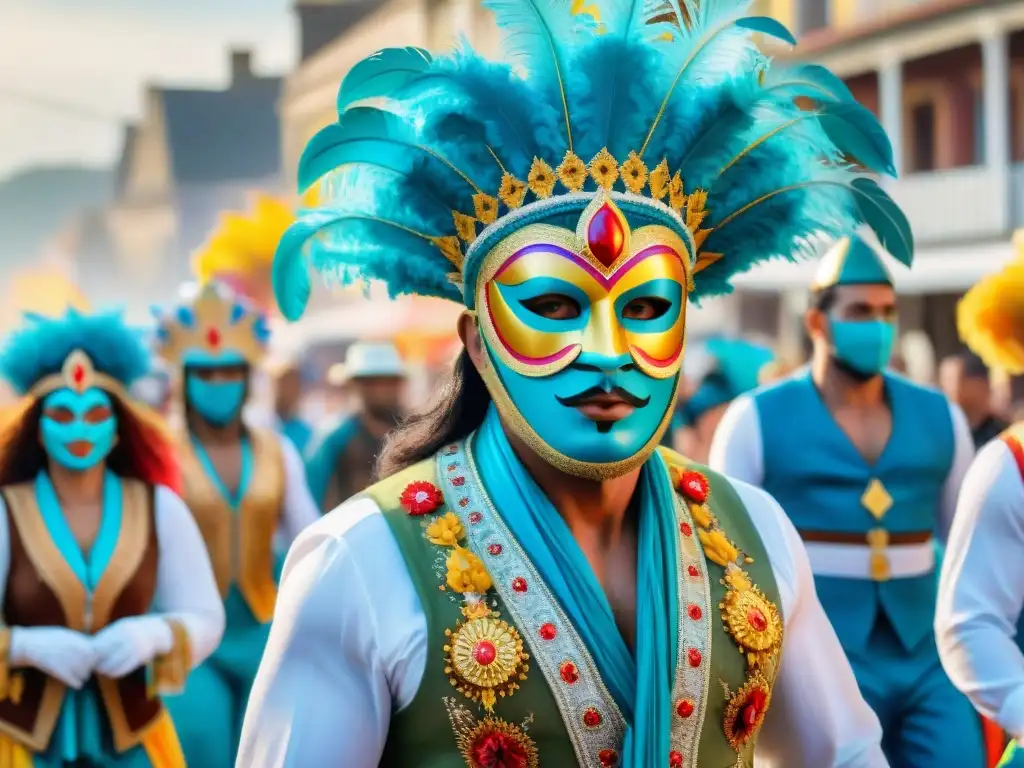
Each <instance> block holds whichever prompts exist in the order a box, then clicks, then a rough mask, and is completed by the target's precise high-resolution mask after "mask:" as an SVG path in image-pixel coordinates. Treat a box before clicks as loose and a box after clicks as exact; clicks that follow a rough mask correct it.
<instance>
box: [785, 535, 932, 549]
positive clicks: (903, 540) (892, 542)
mask: <svg viewBox="0 0 1024 768" xmlns="http://www.w3.org/2000/svg"><path fill="white" fill-rule="evenodd" d="M799 534H800V538H801V539H803V540H804V541H813V542H815V543H818V544H869V545H870V544H871V541H870V539H869V537H868V535H867V534H865V533H840V532H837V531H799ZM886 539H887V543H888V545H889V546H899V545H900V544H926V543H927V542H929V541H931V539H932V532H931V531H913V532H911V533H891V532H890V533H888V536H887V537H886Z"/></svg>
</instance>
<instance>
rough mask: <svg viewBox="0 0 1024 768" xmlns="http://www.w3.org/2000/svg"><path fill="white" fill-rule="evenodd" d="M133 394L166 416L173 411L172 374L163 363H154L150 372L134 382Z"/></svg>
mask: <svg viewBox="0 0 1024 768" xmlns="http://www.w3.org/2000/svg"><path fill="white" fill-rule="evenodd" d="M131 391H132V395H133V396H134V397H136V398H137V399H138V400H140V401H142V402H143V403H145V404H146V405H148V406H149V407H150V408H152V409H153V410H154V411H156V412H157V413H159V414H160V415H161V416H163V417H164V418H167V416H168V415H169V414H170V412H171V399H172V396H171V392H172V388H171V374H170V371H168V370H167V367H166V366H164V365H163V364H162V363H159V362H158V363H154V365H153V367H152V368H151V369H150V371H149V373H147V374H146V375H145V376H143V377H142V378H140V379H139V380H138V381H136V382H135V383H134V384H132V390H131Z"/></svg>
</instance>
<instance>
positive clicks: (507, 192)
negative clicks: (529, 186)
mask: <svg viewBox="0 0 1024 768" xmlns="http://www.w3.org/2000/svg"><path fill="white" fill-rule="evenodd" d="M498 197H500V198H501V202H503V203H504V204H505V205H507V206H508V207H509V208H518V207H519V206H521V205H522V204H523V198H524V197H526V185H525V184H523V182H521V181H520V180H519V179H517V178H516V177H515V176H513V175H512V174H511V173H506V174H505V175H503V176H502V177H501V188H500V189H499V190H498Z"/></svg>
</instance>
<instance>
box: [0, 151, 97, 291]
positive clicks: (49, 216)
mask: <svg viewBox="0 0 1024 768" xmlns="http://www.w3.org/2000/svg"><path fill="white" fill-rule="evenodd" d="M113 190H114V173H113V172H112V171H109V170H100V169H95V168H82V167H76V166H49V167H39V168H30V169H28V170H26V171H22V172H20V173H16V174H14V175H13V176H9V177H8V178H6V179H3V180H0V274H3V273H6V272H7V270H9V269H10V268H11V267H14V266H24V265H25V263H26V260H28V259H32V258H35V257H36V256H37V255H38V254H39V251H40V248H42V247H43V245H44V244H45V243H46V242H47V241H49V240H50V238H52V237H53V236H54V235H56V234H57V233H58V232H59V231H60V230H61V229H62V228H63V227H64V226H65V225H66V224H67V223H68V221H69V220H70V219H71V218H72V217H74V216H77V215H78V214H80V213H81V212H82V211H84V210H86V209H88V208H95V207H98V206H102V205H103V204H105V203H106V202H107V201H108V200H110V197H111V195H112V194H113Z"/></svg>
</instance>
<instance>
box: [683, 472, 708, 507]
mask: <svg viewBox="0 0 1024 768" xmlns="http://www.w3.org/2000/svg"><path fill="white" fill-rule="evenodd" d="M679 491H680V493H682V494H683V495H684V496H686V498H688V499H690V500H691V501H695V502H697V503H698V504H703V503H704V502H705V501H707V499H708V479H707V478H706V477H704V475H703V474H701V473H700V472H697V471H696V470H693V469H686V470H683V471H682V472H680V473H679Z"/></svg>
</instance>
